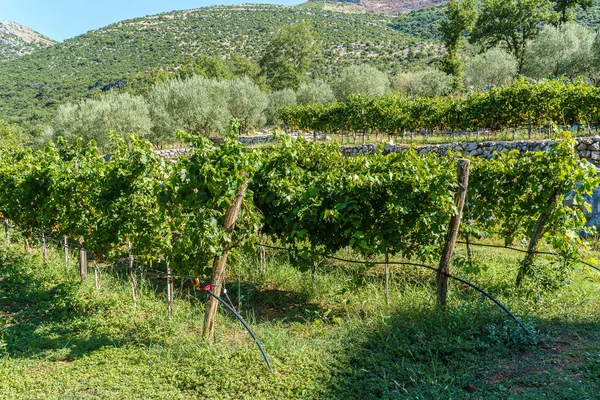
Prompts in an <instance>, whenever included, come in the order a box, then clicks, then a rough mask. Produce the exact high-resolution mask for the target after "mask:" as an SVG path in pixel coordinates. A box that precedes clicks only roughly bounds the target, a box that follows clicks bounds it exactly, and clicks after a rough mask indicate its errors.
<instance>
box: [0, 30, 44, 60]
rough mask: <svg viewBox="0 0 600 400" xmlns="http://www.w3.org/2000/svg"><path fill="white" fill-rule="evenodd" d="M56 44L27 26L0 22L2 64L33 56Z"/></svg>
mask: <svg viewBox="0 0 600 400" xmlns="http://www.w3.org/2000/svg"><path fill="white" fill-rule="evenodd" d="M55 43H56V42H54V41H53V40H51V39H48V38H47V37H45V36H43V35H41V34H39V33H37V32H35V31H33V30H31V29H29V28H27V27H25V26H22V25H19V24H16V23H14V22H10V21H0V62H2V61H7V60H12V59H14V58H17V57H20V56H22V55H25V54H31V53H33V52H34V51H36V50H39V49H43V48H46V47H48V46H52V45H53V44H55Z"/></svg>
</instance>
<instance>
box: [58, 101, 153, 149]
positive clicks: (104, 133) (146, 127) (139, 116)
mask: <svg viewBox="0 0 600 400" xmlns="http://www.w3.org/2000/svg"><path fill="white" fill-rule="evenodd" d="M151 129H152V121H151V119H150V113H149V110H148V104H147V102H146V100H145V99H144V98H143V97H141V96H132V95H130V94H129V93H121V94H108V95H106V96H103V97H101V98H100V99H87V100H83V101H81V102H79V103H67V104H63V105H61V106H59V107H58V110H57V112H56V116H55V118H54V123H53V124H52V126H51V127H50V129H49V131H47V132H46V136H47V137H50V138H53V139H56V138H58V137H60V136H62V137H64V138H65V139H67V140H69V141H73V140H75V139H77V138H79V137H81V138H82V139H83V141H84V142H89V141H90V140H95V141H96V142H97V143H98V145H99V146H101V147H103V146H108V145H109V144H110V138H109V135H108V132H109V131H114V132H117V133H120V134H123V135H126V134H129V133H135V134H137V135H139V136H140V137H142V138H149V137H150V136H151Z"/></svg>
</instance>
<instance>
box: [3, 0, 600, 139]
mask: <svg viewBox="0 0 600 400" xmlns="http://www.w3.org/2000/svg"><path fill="white" fill-rule="evenodd" d="M436 1H437V0H436ZM384 2H385V1H384ZM388 3H389V2H388ZM399 3H400V2H399ZM417 3H418V1H415V2H413V1H409V2H403V3H402V4H404V5H407V4H417ZM333 4H334V3H330V2H328V3H324V2H312V3H305V4H302V5H299V6H295V7H284V6H270V5H241V6H215V7H207V8H199V9H193V10H184V11H174V12H170V13H164V14H159V15H154V16H148V17H144V18H136V19H131V20H125V21H121V22H118V23H116V24H112V25H109V26H106V27H104V28H101V29H98V30H94V31H90V32H88V33H86V34H84V35H81V36H78V37H75V38H73V39H70V40H67V41H65V42H64V43H59V44H56V45H53V46H50V47H47V48H44V49H40V50H39V51H36V52H34V53H33V54H29V55H24V56H22V57H19V58H17V59H13V60H10V61H7V62H3V63H0V119H6V120H8V121H9V122H14V123H19V124H21V125H23V126H24V127H25V128H26V129H27V130H29V131H31V130H33V129H34V128H35V127H36V126H39V127H41V125H43V124H45V123H47V122H49V121H50V119H51V118H52V116H53V113H54V110H55V109H56V107H57V106H58V105H59V104H61V103H64V102H68V101H73V100H78V99H81V98H86V97H91V96H96V95H98V94H99V93H101V92H102V91H106V90H109V89H110V88H113V87H115V86H119V85H120V84H121V83H123V82H126V81H127V80H128V78H129V77H130V76H132V75H133V74H136V73H138V72H143V71H149V70H152V69H155V68H176V67H178V66H180V65H182V64H184V63H185V62H186V61H188V60H190V59H192V58H195V57H197V56H198V55H201V54H204V55H208V56H218V57H223V58H228V57H231V56H232V55H234V54H239V55H243V56H246V57H249V58H251V59H253V60H255V61H257V60H258V58H259V57H260V55H261V53H262V51H263V49H264V47H265V45H266V43H267V42H268V41H269V40H270V38H271V37H272V35H273V34H274V33H275V32H276V31H277V29H278V28H279V27H282V26H288V25H291V24H294V23H298V22H301V21H308V22H310V23H312V25H313V26H314V28H315V30H316V31H317V33H318V35H319V36H320V38H321V39H322V42H323V49H324V54H323V57H322V58H320V59H318V60H317V61H315V62H314V63H313V65H312V66H311V68H310V73H311V74H312V75H313V76H318V77H322V78H324V79H331V77H332V76H335V74H337V72H338V71H339V70H340V69H342V68H344V67H345V66H347V65H351V64H357V63H366V64H370V65H373V66H375V67H377V68H379V69H381V70H384V71H387V72H389V73H391V74H395V73H397V72H399V71H405V70H408V69H414V68H419V67H420V66H423V65H429V64H432V63H434V62H435V61H436V60H438V59H439V57H440V55H441V54H442V46H441V43H440V42H439V33H438V32H437V24H438V22H439V20H440V19H441V18H442V17H443V10H444V6H443V5H437V6H432V7H426V8H423V9H420V10H415V11H411V12H409V13H403V14H398V15H385V14H375V13H364V12H358V13H354V12H339V11H331V10H330V9H329V8H331V6H332V5H333ZM337 4H340V3H337ZM363 4H369V3H368V2H364V3H363ZM352 6H353V5H349V6H348V7H352ZM340 7H345V6H343V5H342V6H340ZM599 15H600V0H595V2H594V5H593V7H591V8H590V9H589V10H587V11H585V12H583V11H579V12H577V15H576V16H577V21H578V22H579V23H581V24H585V25H588V26H590V27H592V28H594V29H598V27H599V26H600V18H599V17H598V16H599ZM38 132H39V131H38Z"/></svg>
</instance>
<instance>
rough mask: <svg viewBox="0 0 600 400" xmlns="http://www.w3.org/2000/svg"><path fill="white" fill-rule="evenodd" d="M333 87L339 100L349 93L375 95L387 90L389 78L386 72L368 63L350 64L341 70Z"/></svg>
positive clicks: (384, 92) (382, 93) (345, 97)
mask: <svg viewBox="0 0 600 400" xmlns="http://www.w3.org/2000/svg"><path fill="white" fill-rule="evenodd" d="M334 88H335V94H336V97H337V99H338V100H340V101H344V100H346V99H347V98H348V96H350V95H351V94H363V95H367V96H370V97H377V96H383V95H384V94H386V93H387V92H388V90H389V88H390V79H389V77H388V74H386V73H385V72H381V71H379V70H378V69H377V68H374V67H371V66H370V65H366V64H363V65H352V66H350V67H347V68H345V69H344V70H342V72H341V73H340V76H339V78H338V79H337V81H336V82H335V86H334Z"/></svg>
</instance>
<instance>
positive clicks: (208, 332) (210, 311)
mask: <svg viewBox="0 0 600 400" xmlns="http://www.w3.org/2000/svg"><path fill="white" fill-rule="evenodd" d="M244 175H245V174H244ZM247 188H248V181H247V180H245V181H244V183H242V184H241V185H240V187H239V188H238V194H237V196H236V197H235V199H234V200H233V203H232V204H231V205H230V206H229V207H228V208H227V212H226V213H225V223H224V227H225V230H226V231H227V232H228V233H229V234H230V235H231V233H232V232H233V229H234V228H235V223H236V222H237V219H238V214H239V211H240V207H241V205H242V200H243V199H244V196H245V194H246V189H247ZM229 250H230V249H225V251H223V254H222V255H221V257H218V258H215V260H214V261H213V272H212V277H211V280H210V287H211V289H212V291H213V292H214V293H215V294H216V295H217V296H220V295H221V286H222V285H223V278H224V277H225V266H226V263H227V255H228V254H229ZM218 304H219V303H218V300H217V299H215V298H214V297H212V296H209V298H208V301H207V304H206V314H205V316H204V330H203V332H202V336H203V337H204V340H206V341H207V342H209V343H210V342H212V341H213V340H214V338H215V320H216V317H217V306H218Z"/></svg>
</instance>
